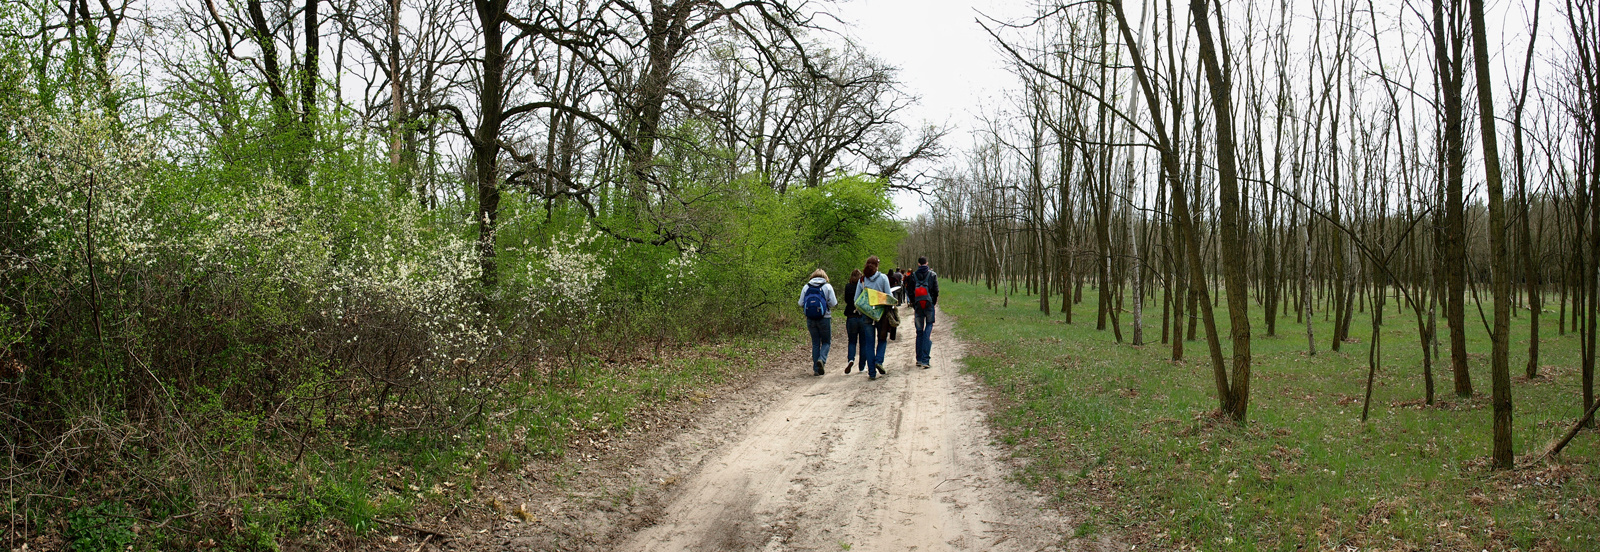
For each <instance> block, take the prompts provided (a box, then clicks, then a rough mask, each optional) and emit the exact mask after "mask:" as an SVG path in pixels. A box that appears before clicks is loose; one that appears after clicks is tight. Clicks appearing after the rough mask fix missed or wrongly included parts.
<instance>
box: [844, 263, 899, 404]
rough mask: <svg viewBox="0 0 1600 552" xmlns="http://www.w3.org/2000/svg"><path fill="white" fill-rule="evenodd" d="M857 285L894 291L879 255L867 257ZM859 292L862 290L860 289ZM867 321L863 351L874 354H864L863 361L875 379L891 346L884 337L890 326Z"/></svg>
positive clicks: (868, 376)
mask: <svg viewBox="0 0 1600 552" xmlns="http://www.w3.org/2000/svg"><path fill="white" fill-rule="evenodd" d="M856 287H857V288H858V289H859V288H867V289H875V290H878V291H881V292H883V293H884V294H885V295H889V294H892V293H893V292H891V291H889V277H888V276H885V275H884V274H883V273H882V272H878V256H877V255H873V256H871V257H867V264H866V266H863V267H861V282H860V283H859V284H856ZM857 293H860V292H859V291H858V292H857ZM854 299H855V297H854V296H851V300H852V301H853V300H854ZM866 323H867V327H866V330H865V331H863V332H862V333H861V340H862V343H863V348H862V351H863V352H867V351H870V352H871V353H872V354H871V355H865V354H864V355H862V356H863V357H864V358H862V360H861V363H862V364H864V365H866V367H867V379H872V380H875V379H878V374H880V373H882V372H883V354H884V352H885V349H887V348H888V347H889V340H888V339H884V337H885V336H887V334H888V328H887V327H886V326H879V325H878V324H877V323H876V322H875V321H873V320H871V319H867V320H866Z"/></svg>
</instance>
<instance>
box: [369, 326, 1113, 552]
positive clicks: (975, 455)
mask: <svg viewBox="0 0 1600 552" xmlns="http://www.w3.org/2000/svg"><path fill="white" fill-rule="evenodd" d="M942 314H943V313H941V315H942ZM909 319H910V317H909V316H908V317H907V321H908V322H909ZM954 324H955V322H954V320H952V319H951V318H950V317H947V316H941V318H940V320H939V323H938V324H935V325H934V348H933V363H934V368H932V369H929V370H922V369H917V368H914V367H913V366H912V365H913V364H914V355H913V342H914V341H915V334H914V332H913V331H912V330H911V328H910V327H909V325H908V326H907V327H906V331H905V332H904V334H903V335H902V337H901V339H900V341H896V342H892V343H890V344H889V348H888V353H887V355H886V356H887V358H886V365H887V368H888V373H887V374H888V375H887V376H886V377H880V378H879V379H878V380H877V381H868V380H867V377H866V375H865V374H862V373H860V372H852V373H851V374H848V375H846V374H845V373H844V362H845V356H846V354H845V344H846V343H847V340H846V339H845V335H844V320H843V319H842V318H841V319H839V320H835V323H834V325H833V326H834V338H833V339H834V341H833V344H834V349H833V353H832V355H831V356H830V357H829V363H828V366H827V370H828V373H827V375H825V376H822V377H815V376H812V375H811V369H810V360H809V354H810V353H809V347H808V346H807V347H795V348H794V349H793V350H791V351H790V352H788V353H786V354H784V355H783V356H781V357H779V358H774V359H770V361H771V367H770V370H763V371H760V372H755V373H751V374H748V375H747V376H740V377H739V378H738V380H737V381H735V382H733V383H731V384H730V385H729V386H728V387H727V388H726V389H722V390H719V391H718V392H717V394H705V395H703V396H702V397H703V400H701V399H696V400H695V401H694V403H695V405H680V407H678V408H677V409H669V410H668V411H664V412H658V413H655V414H653V415H652V417H651V418H650V421H649V422H648V423H639V424H635V427H633V428H631V429H629V430H627V431H625V432H624V433H622V434H618V435H611V436H609V437H606V436H601V437H599V439H600V440H599V442H596V441H595V440H594V439H592V438H584V439H577V440H575V441H574V442H573V445H574V447H577V448H575V449H574V451H573V452H571V453H569V454H568V455H567V459H565V460H562V461H560V462H556V463H553V464H552V463H542V464H540V463H536V464H530V465H528V466H525V467H524V468H523V469H522V470H519V471H517V472H513V473H507V474H504V475H502V476H501V477H499V478H498V479H497V480H494V481H488V482H483V483H481V485H482V487H481V488H480V489H479V496H480V497H481V500H479V501H474V503H472V504H468V505H467V506H466V507H464V508H462V512H463V514H462V516H461V517H460V518H459V519H458V520H457V522H456V523H455V524H454V525H455V528H454V529H453V530H452V531H450V532H452V533H455V534H457V535H458V536H457V537H454V538H451V539H449V540H447V541H445V542H444V543H441V544H440V545H429V544H428V543H421V544H420V545H419V544H415V543H413V544H404V543H400V544H403V545H404V547H405V549H407V550H453V551H478V550H497V551H514V552H542V551H555V550H560V551H563V552H591V551H592V552H600V551H627V552H643V551H650V552H657V551H695V552H700V551H705V552H744V551H762V552H780V551H801V550H807V551H811V550H820V551H835V550H865V551H872V552H877V551H912V550H914V551H930V550H985V551H987V550H998V551H1019V552H1036V551H1060V550H1120V549H1126V547H1124V546H1119V545H1118V544H1116V543H1115V542H1113V541H1110V540H1101V541H1099V542H1087V541H1086V540H1084V539H1071V538H1070V536H1071V535H1072V534H1073V530H1074V528H1075V523H1074V522H1073V520H1071V519H1069V518H1068V517H1067V516H1066V515H1064V514H1062V513H1061V512H1059V511H1057V510H1056V509H1053V508H1050V507H1048V506H1047V505H1046V504H1047V503H1046V501H1045V500H1044V499H1042V498H1040V497H1038V496H1037V495H1035V494H1033V493H1031V492H1030V491H1028V490H1026V489H1024V488H1022V487H1021V486H1019V485H1017V484H1015V483H1012V482H1010V481H1008V479H1007V476H1008V475H1009V474H1010V473H1011V471H1012V470H1013V469H1014V465H1013V463H1012V461H1010V460H1009V459H1008V455H1006V454H1005V453H1004V452H1003V451H1001V450H999V449H998V448H996V447H994V446H993V445H991V444H990V440H991V435H990V432H989V429H988V426H987V425H986V421H985V419H984V415H983V413H982V412H981V411H980V410H979V407H980V406H981V405H982V404H984V398H983V397H982V395H981V393H982V388H981V386H980V384H979V383H978V382H977V381H975V380H974V379H973V378H972V377H971V376H967V375H963V374H961V372H960V368H961V365H960V362H961V358H962V357H963V354H964V350H965V348H964V347H963V345H962V344H961V343H960V342H958V341H956V339H955V336H954V334H953V333H952V331H951V327H952V326H953V325H954ZM639 426H647V427H639ZM585 443H586V444H587V445H588V446H587V448H585V447H584V445H585ZM445 521H447V520H441V523H443V522H445Z"/></svg>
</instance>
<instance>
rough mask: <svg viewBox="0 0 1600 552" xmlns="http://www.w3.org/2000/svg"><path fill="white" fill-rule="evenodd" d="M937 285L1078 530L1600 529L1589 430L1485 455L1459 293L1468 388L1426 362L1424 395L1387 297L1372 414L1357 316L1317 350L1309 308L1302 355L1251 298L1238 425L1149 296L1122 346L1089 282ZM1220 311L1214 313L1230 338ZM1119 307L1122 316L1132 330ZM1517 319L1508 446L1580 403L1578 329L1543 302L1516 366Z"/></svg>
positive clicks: (1556, 538)
mask: <svg viewBox="0 0 1600 552" xmlns="http://www.w3.org/2000/svg"><path fill="white" fill-rule="evenodd" d="M943 287H944V293H943V296H942V297H941V298H942V302H941V303H940V307H941V308H942V309H945V310H947V311H948V312H949V313H950V314H951V315H953V316H955V317H956V318H958V319H959V320H958V324H959V327H958V328H957V330H958V333H959V335H961V336H962V337H963V338H965V339H967V340H969V341H971V342H972V343H973V344H974V346H973V347H972V348H971V349H970V351H969V354H968V358H967V362H966V364H967V367H968V370H969V371H970V372H972V373H974V374H976V375H978V376H979V377H980V378H982V379H983V381H984V382H985V383H986V384H987V385H989V386H990V387H991V388H993V389H994V390H995V391H997V393H995V396H997V397H999V399H998V400H999V404H998V408H997V411H996V413H995V415H994V417H993V421H994V422H995V424H996V425H997V426H998V427H999V428H1000V436H1001V439H1002V440H1003V441H1004V442H1005V443H1007V444H1009V445H1013V446H1015V447H1016V451H1017V453H1018V454H1019V455H1021V456H1024V457H1029V458H1031V459H1032V460H1033V461H1031V462H1029V463H1028V464H1027V467H1026V468H1025V469H1024V470H1023V472H1022V474H1021V477H1022V478H1023V479H1024V480H1025V481H1027V482H1028V483H1030V484H1031V485H1034V486H1036V487H1037V488H1040V489H1042V490H1044V491H1046V492H1047V493H1049V494H1051V495H1053V496H1055V497H1056V498H1058V499H1059V500H1061V501H1063V502H1064V503H1066V505H1067V506H1068V507H1069V508H1072V509H1074V510H1077V511H1080V512H1082V513H1083V514H1085V515H1086V516H1087V519H1085V520H1083V521H1082V523H1083V524H1084V525H1086V526H1087V527H1089V529H1085V530H1080V532H1081V533H1084V534H1096V533H1100V532H1110V533H1112V534H1116V533H1118V532H1119V528H1120V529H1122V531H1120V532H1121V533H1123V534H1125V535H1127V538H1128V539H1129V540H1131V541H1134V542H1145V543H1149V544H1153V545H1154V546H1155V548H1156V549H1171V548H1175V547H1195V548H1199V549H1203V550H1296V549H1311V550H1325V549H1334V548H1338V549H1344V547H1346V546H1353V547H1357V548H1359V549H1379V550H1420V549H1429V550H1432V549H1445V550H1467V549H1470V550H1480V549H1489V550H1592V549H1593V547H1594V546H1595V543H1596V542H1600V514H1597V511H1596V510H1597V506H1600V464H1597V462H1596V454H1597V452H1600V433H1597V432H1594V431H1589V432H1585V433H1582V434H1580V435H1579V436H1578V437H1577V438H1576V439H1575V440H1574V441H1573V443H1572V444H1571V445H1570V446H1569V447H1568V448H1567V449H1566V451H1564V452H1563V453H1562V455H1561V456H1560V457H1559V459H1557V460H1556V461H1554V462H1551V463H1535V464H1533V465H1532V466H1531V467H1529V468H1527V469H1520V470H1516V471H1512V472H1498V473H1497V472H1493V471H1490V470H1489V469H1488V468H1487V461H1486V459H1487V457H1488V455H1489V450H1490V449H1489V444H1490V443H1489V438H1490V423H1491V419H1490V409H1489V401H1488V398H1487V393H1488V389H1489V383H1490V382H1489V374H1488V352H1489V340H1488V338H1487V336H1486V334H1485V332H1484V331H1483V325H1482V323H1481V322H1479V321H1478V320H1477V318H1476V311H1475V309H1473V308H1471V305H1469V309H1468V310H1469V311H1470V312H1469V321H1468V332H1467V333H1468V350H1469V352H1470V353H1471V355H1470V358H1471V361H1472V362H1471V365H1470V366H1471V372H1472V379H1473V384H1474V386H1475V387H1476V389H1477V390H1478V392H1479V393H1480V395H1479V396H1476V397H1473V398H1470V399H1458V398H1457V397H1456V396H1455V395H1454V393H1453V392H1452V386H1451V380H1450V375H1449V371H1448V368H1447V367H1444V366H1441V364H1443V363H1437V362H1436V363H1435V368H1434V373H1435V378H1436V387H1435V389H1436V390H1437V393H1438V397H1437V398H1438V400H1439V403H1438V404H1437V405H1436V406H1434V407H1423V406H1422V405H1421V404H1420V402H1421V400H1420V399H1421V398H1422V397H1423V383H1422V376H1421V372H1422V369H1421V353H1420V351H1419V349H1418V344H1417V339H1416V335H1415V331H1414V330H1413V329H1412V328H1413V324H1414V322H1413V320H1414V319H1413V318H1411V317H1410V315H1409V313H1408V314H1407V315H1405V316H1395V315H1394V314H1393V313H1394V311H1393V310H1392V309H1393V306H1392V303H1391V306H1390V307H1389V309H1390V310H1389V311H1388V315H1387V316H1386V317H1385V320H1386V321H1387V322H1388V324H1387V325H1386V326H1384V328H1383V330H1382V331H1383V332H1384V335H1383V342H1382V345H1383V347H1382V352H1383V357H1384V358H1383V364H1382V367H1381V368H1380V370H1379V372H1378V377H1377V382H1376V385H1375V389H1374V391H1373V404H1372V412H1371V418H1370V420H1369V421H1368V422H1366V423H1365V424H1363V423H1362V422H1361V420H1360V416H1361V397H1362V394H1363V386H1364V385H1365V381H1366V370H1367V368H1366V366H1367V361H1366V359H1367V347H1368V344H1369V342H1370V341H1369V340H1370V338H1371V335H1370V331H1369V329H1370V327H1371V326H1370V319H1369V318H1367V315H1366V314H1364V313H1358V314H1357V316H1356V319H1355V321H1354V323H1352V325H1351V334H1352V338H1353V342H1349V343H1345V344H1343V350H1342V351H1341V352H1337V353H1335V352H1331V351H1329V350H1328V349H1329V347H1328V345H1329V343H1328V336H1330V335H1331V329H1332V324H1331V323H1330V322H1326V321H1324V320H1323V317H1322V315H1321V314H1320V313H1319V314H1317V315H1316V316H1314V320H1313V326H1314V330H1315V333H1316V336H1317V340H1318V342H1317V348H1318V354H1317V355H1315V356H1308V355H1307V354H1306V338H1305V327H1304V325H1303V324H1300V325H1296V324H1295V323H1294V317H1293V315H1291V316H1289V317H1288V318H1287V319H1284V318H1282V317H1280V319H1279V325H1278V331H1279V335H1278V336H1275V337H1267V336H1265V333H1266V332H1265V325H1264V324H1263V323H1262V321H1261V312H1260V310H1259V307H1257V306H1254V305H1252V309H1253V312H1252V314H1253V316H1254V321H1253V323H1252V329H1253V332H1252V333H1253V335H1254V336H1255V339H1254V341H1253V347H1252V349H1253V355H1254V365H1255V368H1254V376H1253V378H1252V380H1251V387H1252V390H1251V397H1250V400H1251V407H1250V412H1249V421H1248V423H1246V424H1244V425H1242V426H1241V425H1236V424H1232V423H1228V422H1223V421H1219V420H1218V419H1216V418H1215V417H1213V416H1212V413H1213V412H1214V411H1215V410H1216V408H1217V401H1216V397H1215V384H1214V383H1213V379H1212V376H1211V367H1210V364H1209V360H1208V359H1209V356H1208V353H1207V349H1206V345H1205V338H1204V335H1203V328H1202V334H1201V335H1200V339H1199V340H1197V341H1193V342H1188V343H1185V356H1186V361H1185V362H1180V363H1174V362H1171V361H1170V358H1171V357H1170V354H1171V349H1170V346H1169V345H1164V344H1161V343H1160V339H1161V326H1160V324H1161V319H1160V317H1161V310H1160V304H1159V302H1156V303H1154V304H1153V306H1152V307H1148V308H1147V309H1146V316H1145V324H1146V328H1145V336H1146V342H1147V343H1148V344H1147V345H1145V346H1142V347H1134V346H1132V345H1128V344H1117V343H1116V342H1115V340H1114V338H1113V336H1112V333H1111V331H1110V330H1109V329H1107V330H1106V331H1103V332H1102V331H1096V330H1095V329H1094V326H1095V320H1094V314H1095V307H1094V297H1093V296H1094V295H1095V294H1093V293H1091V292H1089V290H1086V291H1085V293H1084V298H1085V301H1084V302H1083V303H1080V304H1079V305H1077V306H1076V308H1075V323H1074V324H1071V325H1068V324H1064V323H1062V320H1063V317H1062V316H1061V314H1060V313H1056V314H1054V315H1052V316H1049V317H1046V316H1044V315H1043V314H1042V313H1040V312H1039V311H1038V309H1037V304H1038V300H1037V298H1032V299H1031V300H1030V298H1027V297H1019V296H1013V297H1012V298H1011V306H1010V307H1009V308H1006V307H1002V306H1001V298H1000V296H999V295H996V294H994V293H993V292H991V291H989V290H986V289H983V288H982V287H979V286H973V285H966V284H946V285H945V286H943ZM1057 301H1059V300H1057ZM1225 308H1226V306H1225V305H1220V306H1219V308H1218V311H1217V314H1218V318H1219V320H1218V324H1219V326H1220V328H1219V331H1220V332H1223V333H1224V335H1226V332H1227V329H1226V327H1227V320H1226V311H1225ZM1485 311H1486V312H1488V306H1487V305H1486V306H1485ZM1131 318H1132V317H1131V315H1129V314H1128V313H1124V314H1123V316H1122V321H1123V324H1124V329H1123V333H1124V336H1125V337H1129V336H1131V332H1130V331H1129V326H1128V325H1129V324H1131ZM1526 324H1527V318H1526V316H1525V313H1524V316H1522V317H1520V318H1517V319H1516V320H1515V321H1514V324H1513V327H1512V329H1513V334H1512V335H1513V338H1512V341H1513V351H1512V355H1511V365H1512V366H1513V376H1514V381H1513V384H1512V395H1513V398H1514V401H1515V402H1514V405H1515V408H1516V410H1515V418H1514V424H1515V430H1514V431H1515V434H1514V435H1515V437H1514V439H1515V450H1516V451H1517V453H1518V454H1519V455H1521V454H1527V453H1530V452H1538V451H1542V450H1543V449H1544V447H1545V446H1546V445H1547V444H1548V443H1549V442H1550V441H1551V440H1552V439H1553V438H1555V437H1556V436H1558V435H1559V434H1560V433H1562V432H1564V431H1565V429H1566V428H1567V427H1569V426H1570V424H1571V423H1572V422H1573V421H1574V420H1575V419H1576V417H1577V416H1578V415H1580V414H1581V412H1580V408H1579V407H1580V401H1581V395H1580V390H1579V384H1578V368H1577V361H1578V341H1577V339H1576V336H1575V335H1574V334H1570V333H1569V334H1568V335H1567V336H1565V337H1560V336H1557V332H1556V331H1555V321H1554V316H1553V314H1552V315H1550V316H1546V317H1544V319H1543V324H1542V328H1541V330H1542V332H1541V333H1542V335H1543V336H1544V338H1543V339H1542V340H1541V355H1540V356H1541V364H1543V365H1545V366H1544V368H1543V369H1542V372H1543V374H1544V375H1545V376H1546V378H1543V379H1540V380H1535V381H1532V382H1530V381H1523V380H1521V378H1517V377H1515V376H1516V375H1519V374H1521V372H1522V366H1523V364H1524V363H1525V362H1526V347H1527V327H1526ZM1440 325H1441V326H1443V321H1442V320H1441V321H1440ZM1441 337H1442V338H1447V335H1446V336H1441ZM1224 343H1225V344H1224V347H1225V349H1226V347H1227V345H1226V343H1227V340H1226V339H1225V340H1224ZM1443 350H1444V352H1445V353H1446V355H1448V351H1449V343H1448V341H1446V342H1444V347H1443ZM1143 548H1144V546H1141V549H1143Z"/></svg>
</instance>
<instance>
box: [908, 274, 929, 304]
mask: <svg viewBox="0 0 1600 552" xmlns="http://www.w3.org/2000/svg"><path fill="white" fill-rule="evenodd" d="M921 274H922V273H921V272H915V273H912V277H913V278H915V279H916V282H917V287H916V289H913V290H911V304H912V305H913V306H916V307H917V310H927V309H928V306H929V305H930V304H932V303H933V296H931V295H928V284H927V282H924V281H922V277H921Z"/></svg>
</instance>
